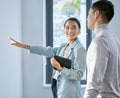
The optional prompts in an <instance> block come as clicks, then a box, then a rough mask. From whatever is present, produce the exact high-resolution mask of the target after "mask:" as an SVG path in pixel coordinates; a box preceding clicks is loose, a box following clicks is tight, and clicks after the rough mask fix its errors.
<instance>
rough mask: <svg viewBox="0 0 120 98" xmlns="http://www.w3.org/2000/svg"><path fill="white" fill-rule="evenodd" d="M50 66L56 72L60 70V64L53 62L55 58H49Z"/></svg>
mask: <svg viewBox="0 0 120 98" xmlns="http://www.w3.org/2000/svg"><path fill="white" fill-rule="evenodd" d="M51 64H52V66H53V67H55V68H56V69H57V70H58V71H61V70H62V67H61V66H60V63H59V62H58V61H56V60H55V58H51Z"/></svg>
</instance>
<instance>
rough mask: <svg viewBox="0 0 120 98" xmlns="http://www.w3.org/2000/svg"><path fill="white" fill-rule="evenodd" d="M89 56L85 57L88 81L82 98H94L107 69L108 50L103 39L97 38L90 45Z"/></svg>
mask: <svg viewBox="0 0 120 98" xmlns="http://www.w3.org/2000/svg"><path fill="white" fill-rule="evenodd" d="M88 51H89V50H88ZM89 54H90V55H87V66H88V76H87V77H88V78H87V79H88V80H87V86H86V91H85V94H84V98H96V97H97V96H98V93H99V91H100V89H101V85H102V81H103V78H104V75H105V71H106V68H107V63H108V55H109V48H108V47H107V44H106V43H105V41H104V40H103V39H100V38H98V39H95V40H94V41H93V42H92V43H91V45H90V51H89ZM88 60H89V61H88Z"/></svg>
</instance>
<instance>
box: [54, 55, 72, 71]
mask: <svg viewBox="0 0 120 98" xmlns="http://www.w3.org/2000/svg"><path fill="white" fill-rule="evenodd" d="M54 58H55V60H57V61H58V62H59V63H60V65H61V67H66V68H68V69H71V62H72V61H71V60H70V59H68V58H64V57H61V56H57V55H55V56H54Z"/></svg>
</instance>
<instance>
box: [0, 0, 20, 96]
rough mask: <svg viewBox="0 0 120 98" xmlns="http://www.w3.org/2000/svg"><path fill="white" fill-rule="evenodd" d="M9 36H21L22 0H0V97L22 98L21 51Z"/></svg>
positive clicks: (18, 37) (17, 37)
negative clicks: (12, 44)
mask: <svg viewBox="0 0 120 98" xmlns="http://www.w3.org/2000/svg"><path fill="white" fill-rule="evenodd" d="M8 36H13V37H14V38H16V39H18V40H20V38H21V0H0V98H22V77H21V76H22V73H21V51H20V49H18V48H14V47H12V46H11V45H10V43H9V40H8Z"/></svg>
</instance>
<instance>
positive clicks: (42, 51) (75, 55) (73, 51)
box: [30, 39, 86, 98]
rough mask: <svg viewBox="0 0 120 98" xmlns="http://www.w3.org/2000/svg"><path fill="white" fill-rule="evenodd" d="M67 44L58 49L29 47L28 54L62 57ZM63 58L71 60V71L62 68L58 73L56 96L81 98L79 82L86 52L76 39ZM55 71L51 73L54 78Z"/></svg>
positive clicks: (84, 64)
mask: <svg viewBox="0 0 120 98" xmlns="http://www.w3.org/2000/svg"><path fill="white" fill-rule="evenodd" d="M67 45H68V43H64V44H62V45H60V47H57V48H53V47H50V46H48V47H42V46H30V53H35V54H39V55H44V56H47V57H53V56H54V55H59V56H63V51H64V49H65V48H66V46H67ZM64 57H66V58H69V59H71V60H72V67H71V69H67V68H63V69H62V71H61V72H59V76H58V78H57V94H58V98H81V94H80V90H81V84H80V80H81V78H82V76H83V74H84V71H85V66H86V51H85V49H84V48H83V46H82V44H81V43H80V41H79V40H78V39H76V40H75V41H74V43H73V44H72V45H71V46H70V49H69V50H67V53H66V54H65V55H64ZM54 73H55V70H54V71H53V77H54Z"/></svg>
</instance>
